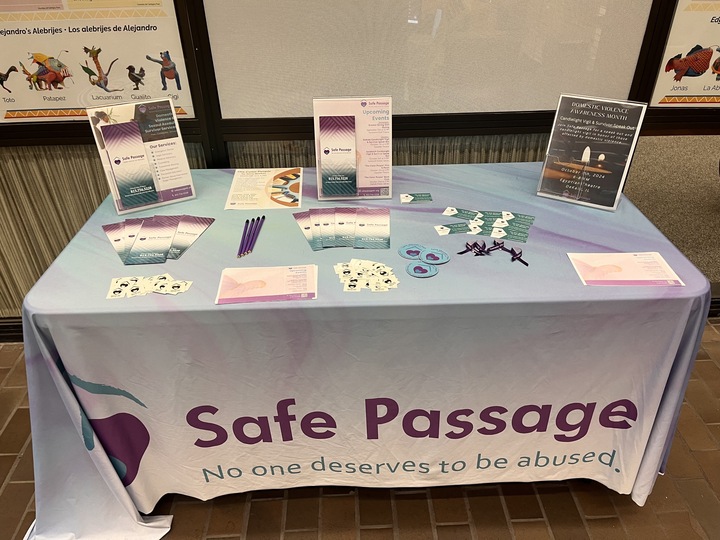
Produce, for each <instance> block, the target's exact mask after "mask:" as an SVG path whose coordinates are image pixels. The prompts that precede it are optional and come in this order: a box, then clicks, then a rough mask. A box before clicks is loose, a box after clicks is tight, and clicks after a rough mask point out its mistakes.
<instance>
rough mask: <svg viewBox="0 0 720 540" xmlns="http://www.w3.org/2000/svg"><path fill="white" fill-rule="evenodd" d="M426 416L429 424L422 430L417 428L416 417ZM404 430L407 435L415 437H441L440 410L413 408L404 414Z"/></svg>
mask: <svg viewBox="0 0 720 540" xmlns="http://www.w3.org/2000/svg"><path fill="white" fill-rule="evenodd" d="M417 418H426V419H427V421H428V426H427V428H426V429H425V430H423V431H421V430H418V429H415V424H414V422H415V419H417ZM402 425H403V431H404V432H405V434H406V435H409V436H410V437H414V438H416V439H422V438H423V437H430V438H431V439H438V438H439V437H440V411H426V410H424V409H413V410H411V411H408V412H407V414H406V415H405V416H403V421H402Z"/></svg>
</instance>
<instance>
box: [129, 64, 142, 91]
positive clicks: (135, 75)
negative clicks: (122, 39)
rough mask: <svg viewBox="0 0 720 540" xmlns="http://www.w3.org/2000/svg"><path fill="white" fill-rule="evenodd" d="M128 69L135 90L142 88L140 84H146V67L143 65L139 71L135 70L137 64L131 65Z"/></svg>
mask: <svg viewBox="0 0 720 540" xmlns="http://www.w3.org/2000/svg"><path fill="white" fill-rule="evenodd" d="M126 69H127V71H128V79H130V81H131V82H132V83H133V84H134V85H135V88H133V90H140V85H141V84H142V85H143V86H144V85H145V83H144V82H143V79H144V78H145V68H143V67H142V66H141V67H140V70H139V71H135V66H132V65H130V66H128V67H127V68H126Z"/></svg>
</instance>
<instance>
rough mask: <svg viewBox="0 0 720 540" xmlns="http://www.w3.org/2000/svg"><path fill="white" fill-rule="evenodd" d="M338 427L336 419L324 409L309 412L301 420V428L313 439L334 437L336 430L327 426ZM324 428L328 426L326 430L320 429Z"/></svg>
mask: <svg viewBox="0 0 720 540" xmlns="http://www.w3.org/2000/svg"><path fill="white" fill-rule="evenodd" d="M336 427H337V424H336V423H335V419H334V418H333V417H332V416H330V415H329V414H328V413H326V412H322V411H313V412H309V413H307V414H306V415H305V416H303V417H302V420H300V429H302V432H303V433H304V434H305V435H306V436H308V437H310V438H311V439H329V438H331V437H334V436H335V432H334V431H330V429H327V428H333V429H334V428H336ZM322 428H326V429H325V431H318V430H320V429H322ZM283 440H284V439H283Z"/></svg>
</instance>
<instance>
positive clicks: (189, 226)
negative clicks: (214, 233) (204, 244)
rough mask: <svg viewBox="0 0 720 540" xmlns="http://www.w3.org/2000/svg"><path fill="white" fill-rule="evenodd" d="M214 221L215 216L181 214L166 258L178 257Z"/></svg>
mask: <svg viewBox="0 0 720 540" xmlns="http://www.w3.org/2000/svg"><path fill="white" fill-rule="evenodd" d="M214 221H215V218H208V217H196V216H181V217H180V221H179V222H178V224H177V230H176V231H175V236H174V237H173V240H172V245H171V246H170V251H169V252H168V259H179V258H180V257H181V256H182V254H183V253H185V252H186V251H187V250H188V248H189V247H190V246H191V245H193V243H194V242H195V240H197V239H198V238H199V237H200V235H201V234H202V233H204V232H205V231H206V230H207V228H208V227H209V226H210V225H212V224H213V222H214Z"/></svg>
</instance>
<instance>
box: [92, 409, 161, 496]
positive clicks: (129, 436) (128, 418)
mask: <svg viewBox="0 0 720 540" xmlns="http://www.w3.org/2000/svg"><path fill="white" fill-rule="evenodd" d="M90 425H91V426H92V429H93V431H94V432H95V435H97V438H98V439H99V440H100V444H102V446H103V448H104V449H105V453H107V455H108V457H109V458H110V461H111V462H112V464H113V467H115V470H116V471H117V473H118V476H120V480H122V483H123V485H124V486H129V485H130V484H132V482H133V480H135V477H136V476H137V474H138V471H139V470H140V461H141V460H142V457H143V455H145V451H146V450H147V449H148V446H149V445H150V432H149V431H148V430H147V428H146V427H145V426H144V425H143V423H142V422H141V421H140V420H138V419H137V418H135V417H134V416H133V415H131V414H128V413H118V414H114V415H112V416H108V417H107V418H91V419H90Z"/></svg>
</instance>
